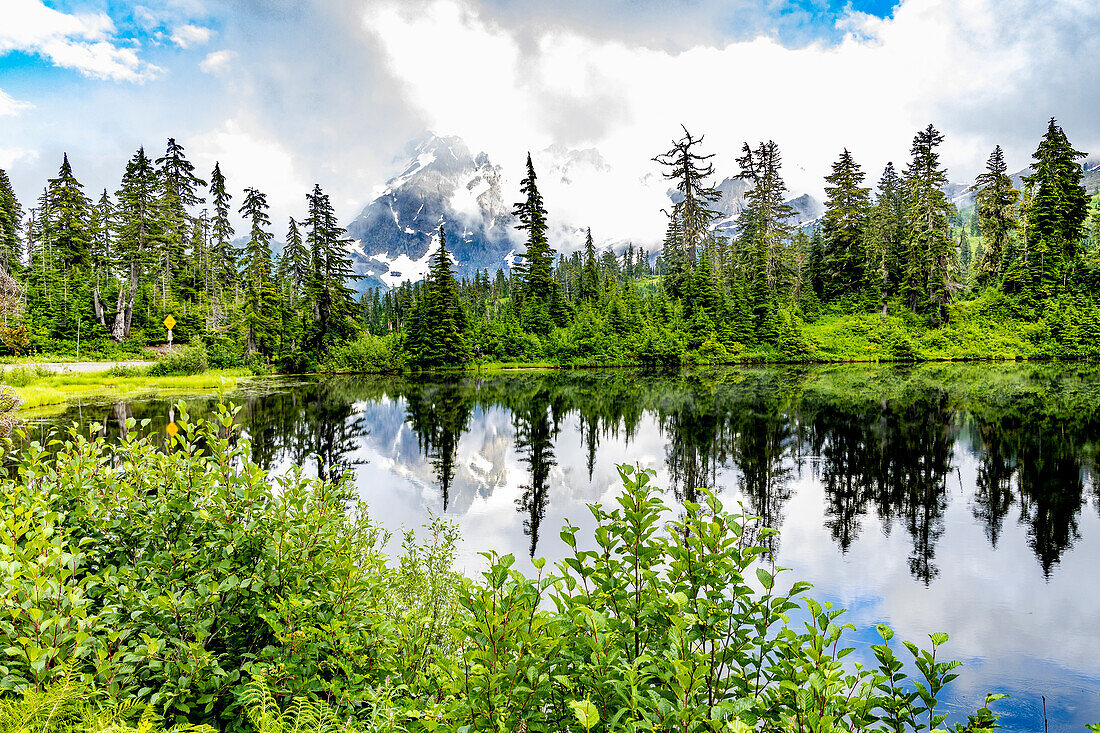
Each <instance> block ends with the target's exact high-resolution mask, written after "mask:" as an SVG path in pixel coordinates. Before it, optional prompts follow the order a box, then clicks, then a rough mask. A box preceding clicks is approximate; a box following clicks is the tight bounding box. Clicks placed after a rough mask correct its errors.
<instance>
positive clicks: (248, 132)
mask: <svg viewBox="0 0 1100 733" xmlns="http://www.w3.org/2000/svg"><path fill="white" fill-rule="evenodd" d="M188 150H189V151H194V154H193V158H192V159H193V160H194V161H195V166H196V168H197V169H198V170H199V171H200V172H201V175H202V176H203V177H204V178H205V177H206V176H207V175H208V174H209V173H210V171H211V170H213V168H214V163H215V162H218V163H220V164H221V170H222V174H223V175H224V176H225V180H226V185H227V187H228V188H229V189H230V192H231V193H232V194H233V197H234V199H233V200H234V201H235V202H236V204H235V206H234V211H235V209H236V206H237V205H239V204H240V202H241V198H242V195H243V194H242V193H241V192H242V191H243V190H244V189H245V188H247V187H254V188H256V189H259V190H260V191H262V192H263V193H265V194H266V195H267V200H268V204H269V205H270V206H271V213H272V221H273V222H274V231H275V233H276V236H278V237H280V238H281V237H282V235H283V231H284V227H285V225H286V219H285V218H284V217H285V216H287V215H288V214H289V215H294V216H299V217H300V216H301V212H302V210H304V209H305V202H306V199H305V197H306V194H307V193H309V191H310V189H311V188H312V183H311V182H310V181H309V180H308V178H307V177H306V176H305V175H303V174H302V173H301V172H300V170H299V168H298V167H297V166H296V165H295V156H294V153H293V152H292V151H291V150H290V149H289V148H287V147H286V146H285V145H283V144H282V143H281V142H280V141H279V140H278V139H276V138H275V137H274V136H273V135H272V134H271V133H270V132H269V131H267V130H265V129H264V128H263V127H262V126H261V125H259V124H258V123H256V122H255V121H253V120H251V119H248V118H246V117H234V118H232V119H229V120H226V121H225V123H223V124H222V125H221V126H219V127H217V128H215V129H212V130H208V131H206V132H204V133H201V134H199V135H196V136H195V137H194V138H193V142H192V143H191V144H190V145H189V146H188Z"/></svg>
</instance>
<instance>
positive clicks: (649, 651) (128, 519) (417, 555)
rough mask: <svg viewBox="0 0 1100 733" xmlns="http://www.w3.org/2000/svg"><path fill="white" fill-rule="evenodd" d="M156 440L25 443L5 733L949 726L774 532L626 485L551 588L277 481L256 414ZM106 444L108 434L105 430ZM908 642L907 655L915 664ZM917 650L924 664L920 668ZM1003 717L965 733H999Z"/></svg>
mask: <svg viewBox="0 0 1100 733" xmlns="http://www.w3.org/2000/svg"><path fill="white" fill-rule="evenodd" d="M178 411H179V417H177V422H178V425H179V426H180V428H181V433H180V439H179V440H172V441H170V444H169V447H168V450H167V451H162V450H159V449H158V448H156V447H154V444H153V442H151V441H150V439H149V438H148V437H143V436H141V435H140V434H139V432H138V425H137V424H136V423H135V422H134V421H133V420H132V419H131V420H130V421H129V423H128V429H129V430H130V431H131V432H130V434H129V435H128V436H127V437H126V438H125V439H124V440H123V441H122V442H120V443H118V444H114V445H109V444H108V443H107V442H105V441H104V440H103V439H102V438H97V439H92V440H89V439H88V438H87V437H85V436H84V434H83V433H81V432H79V431H77V430H73V431H72V432H70V433H69V434H68V435H67V436H66V437H65V441H64V444H63V446H62V447H61V448H60V449H59V450H57V451H56V452H47V451H46V449H45V448H44V446H42V445H39V444H37V443H31V444H29V445H26V446H24V447H21V448H19V447H15V446H9V448H8V450H7V452H6V454H5V456H4V458H5V460H4V466H5V468H6V476H5V478H4V481H3V484H2V490H0V502H2V504H3V511H2V512H0V516H2V517H3V532H2V533H0V553H2V555H3V558H4V561H3V562H2V563H0V574H2V575H3V578H2V579H3V583H2V584H0V588H2V589H3V590H2V593H3V596H2V599H3V609H4V611H5V613H4V614H3V615H2V617H0V648H2V650H3V655H4V657H3V662H2V664H0V691H2V692H0V695H2V698H3V699H2V701H0V728H2V729H3V730H5V731H28V733H33V732H36V731H53V730H57V731H61V730H65V731H68V730H87V731H103V730H118V729H128V728H136V729H138V730H144V731H150V730H153V729H156V728H162V727H163V728H173V727H175V728H179V727H181V726H184V727H186V726H192V725H196V724H203V725H210V726H214V727H216V728H218V729H223V730H247V729H255V730H259V731H264V732H265V733H268V732H270V731H284V730H303V731H306V730H310V731H311V730H324V731H330V730H331V731H335V730H336V729H337V728H341V729H353V730H364V731H367V730H370V731H375V730H378V731H388V730H408V731H473V730H478V731H482V730H497V731H519V730H532V731H538V730H543V731H551V730H552V731H567V730H573V731H581V730H584V731H592V730H600V731H639V730H683V731H714V730H728V731H739V732H744V731H749V730H777V731H778V730H790V731H824V730H836V729H841V730H853V731H855V730H859V731H879V730H881V731H898V732H900V731H914V732H918V733H919V732H920V731H926V730H932V729H942V727H943V726H944V725H945V724H946V723H945V714H944V711H943V706H942V704H940V699H941V698H942V697H943V691H944V689H945V686H946V685H948V684H949V683H950V682H951V681H952V680H953V679H955V678H956V676H957V675H958V672H957V667H958V663H957V662H951V661H947V660H945V659H943V657H942V650H941V648H940V647H942V645H943V644H944V643H946V641H947V636H946V635H945V634H932V635H931V636H930V638H929V642H930V643H929V646H928V648H927V649H922V648H919V647H918V646H916V645H913V644H910V643H908V642H907V643H905V644H904V645H898V644H897V643H896V642H894V640H893V632H892V631H891V630H890V629H889V628H887V627H885V626H881V627H879V629H878V631H879V634H880V636H881V642H880V643H877V644H874V645H872V646H871V648H870V649H869V650H866V651H867V652H868V654H867V657H868V658H873V659H874V660H875V662H874V664H873V665H872V666H870V667H863V666H860V665H858V664H855V665H853V664H849V663H845V662H843V661H842V660H844V659H845V658H846V657H847V656H848V655H849V654H851V653H852V652H853V649H852V648H850V647H848V646H846V644H845V637H846V633H847V632H850V631H853V629H852V627H850V626H849V625H846V624H845V623H844V620H843V615H842V612H841V611H840V610H838V609H834V608H832V607H831V606H829V605H828V604H824V605H822V604H819V603H817V602H815V601H813V600H811V599H810V598H808V597H806V593H807V591H808V590H809V586H808V584H806V583H802V582H796V583H793V584H791V585H789V586H788V585H787V584H786V582H785V581H784V580H783V577H784V576H783V574H782V572H781V569H780V568H776V567H774V566H773V564H772V563H771V562H770V561H769V560H768V559H767V555H766V551H765V550H764V549H763V548H762V547H761V546H759V545H760V543H761V541H762V540H766V538H767V536H768V535H769V534H771V532H772V531H771V530H769V529H766V528H762V527H760V526H759V524H758V522H756V521H755V520H754V519H753V518H751V517H745V516H742V515H741V514H738V513H730V512H728V511H727V510H726V509H725V508H724V507H723V506H722V505H721V503H720V502H719V501H718V500H717V499H716V498H715V497H714V496H712V495H706V496H705V500H704V501H703V502H702V503H701V504H694V503H686V504H684V506H683V509H682V512H681V513H679V515H678V516H675V517H674V516H672V513H671V512H670V510H669V508H668V507H666V506H665V504H664V503H663V501H662V499H661V494H660V492H658V491H657V490H655V489H654V487H652V486H651V485H650V483H649V475H648V474H646V473H644V472H640V471H637V470H635V469H632V468H630V467H625V466H624V467H622V468H621V469H620V473H621V476H622V479H623V484H624V490H623V493H622V495H621V497H620V498H619V499H618V501H617V506H614V507H613V508H610V509H607V508H603V507H599V506H593V507H592V513H593V516H594V519H595V521H596V528H595V531H594V533H593V534H592V535H588V534H587V533H584V534H582V533H581V532H580V530H579V529H578V528H577V527H575V526H572V525H569V524H567V525H566V526H565V527H564V528H563V529H562V532H561V539H562V541H563V542H565V543H566V545H567V546H568V547H569V548H570V553H569V556H568V558H567V559H566V560H565V561H563V562H562V563H561V564H560V565H559V566H558V567H557V568H555V569H549V568H546V567H545V566H544V563H543V562H542V561H540V560H535V561H534V568H535V569H536V572H535V575H534V576H533V577H529V576H527V575H524V574H522V573H520V572H519V571H517V570H516V568H515V566H514V562H515V561H514V558H513V557H511V556H504V557H498V556H496V555H494V554H492V553H489V554H487V555H486V558H487V565H488V569H487V570H486V571H485V572H484V573H483V574H482V575H481V576H480V577H479V578H477V579H470V578H466V577H464V576H462V575H460V574H459V573H457V572H456V571H455V570H454V569H453V567H452V564H453V560H454V555H455V543H456V541H457V537H456V532H455V529H454V528H453V527H452V526H451V525H450V524H448V523H446V522H444V521H441V520H433V521H432V522H431V523H430V524H429V525H428V526H427V527H426V528H425V531H424V532H422V533H421V534H420V535H419V536H417V535H414V534H413V533H409V534H406V535H405V536H404V538H403V540H402V542H401V545H402V548H403V551H402V552H401V554H400V558H399V559H397V560H391V559H390V557H389V555H388V554H387V550H388V549H389V548H390V547H391V546H392V543H391V541H390V537H389V535H388V534H387V533H386V532H385V531H384V530H383V529H382V528H381V527H380V526H379V525H377V524H376V523H375V522H374V521H372V520H371V519H370V517H369V516H368V515H367V513H366V511H365V507H363V506H361V505H359V504H357V503H356V502H355V501H354V500H353V498H352V497H351V496H350V495H349V491H348V487H347V486H346V485H344V484H342V483H332V482H328V481H321V480H315V479H307V478H305V477H303V476H302V475H301V474H300V472H299V471H298V469H293V470H292V472H291V473H289V474H287V475H284V476H281V477H277V478H275V479H268V477H267V476H266V474H265V473H264V472H263V471H262V470H261V469H259V468H258V467H257V466H256V465H255V464H253V463H252V462H251V461H250V460H249V458H248V456H249V453H250V448H249V445H248V442H247V441H246V440H243V439H242V438H241V437H240V436H239V435H238V433H237V431H236V428H235V426H234V423H235V419H234V412H233V411H232V410H230V409H226V408H224V407H223V408H220V409H219V410H218V411H217V413H216V416H215V417H214V418H212V419H211V420H210V421H209V422H203V421H199V420H195V421H193V422H192V421H191V420H190V419H189V417H188V414H187V411H186V408H185V407H184V406H183V405H180V406H179V407H178ZM97 428H98V426H91V428H90V431H91V434H93V435H94V434H97ZM902 646H904V647H905V649H904V650H902ZM906 659H907V660H908V663H906V661H905V660H906ZM996 697H997V696H995V695H994V696H990V697H989V698H988V700H987V705H986V706H985V707H983V708H982V709H980V710H978V711H975V712H974V713H973V714H971V715H970V716H969V717H968V718H967V719H966V720H961V719H960V720H959V721H953V722H955V723H956V728H957V729H958V730H982V729H990V728H993V727H996V715H995V714H994V713H992V712H991V711H990V709H989V707H988V705H989V703H991V702H993V701H994V700H995V699H996Z"/></svg>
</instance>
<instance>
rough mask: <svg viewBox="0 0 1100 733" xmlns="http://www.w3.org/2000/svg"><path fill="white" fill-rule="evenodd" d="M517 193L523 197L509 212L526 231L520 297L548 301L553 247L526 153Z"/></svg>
mask: <svg viewBox="0 0 1100 733" xmlns="http://www.w3.org/2000/svg"><path fill="white" fill-rule="evenodd" d="M520 193H522V194H523V196H524V200H523V201H520V202H519V203H517V204H516V205H515V206H514V207H513V209H512V213H513V214H514V215H515V217H516V218H517V219H519V223H518V224H516V229H519V230H520V231H523V232H527V237H526V241H525V244H526V251H525V252H524V254H523V263H522V265H521V266H520V268H519V275H520V282H521V283H522V289H521V292H520V296H521V298H534V299H536V300H538V301H541V302H542V303H549V301H550V298H551V297H552V295H553V293H552V290H553V287H554V281H553V269H554V250H553V249H551V248H550V244H549V242H548V241H547V239H546V227H547V225H546V207H545V205H544V204H543V201H542V194H540V193H539V189H538V180H537V177H536V175H535V166H534V164H533V163H532V162H531V154H530V153H528V154H527V175H526V176H525V177H524V179H523V180H522V181H520Z"/></svg>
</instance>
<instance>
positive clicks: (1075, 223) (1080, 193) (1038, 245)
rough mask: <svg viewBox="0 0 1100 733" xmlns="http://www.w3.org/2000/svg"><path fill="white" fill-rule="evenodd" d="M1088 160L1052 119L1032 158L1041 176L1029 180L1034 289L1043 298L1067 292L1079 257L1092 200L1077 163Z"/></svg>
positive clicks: (1030, 270)
mask: <svg viewBox="0 0 1100 733" xmlns="http://www.w3.org/2000/svg"><path fill="white" fill-rule="evenodd" d="M1084 156H1085V154H1084V153H1082V152H1081V151H1079V150H1075V149H1074V147H1073V146H1072V145H1071V144H1070V142H1069V139H1068V138H1067V137H1066V134H1065V132H1063V131H1062V128H1061V127H1059V126H1058V123H1057V122H1056V121H1055V119H1054V118H1053V117H1052V118H1051V119H1050V123H1049V124H1048V125H1047V131H1046V134H1045V135H1043V139H1042V140H1041V141H1040V142H1039V147H1038V149H1037V150H1036V151H1035V153H1034V155H1033V156H1032V157H1033V161H1034V162H1033V163H1032V166H1031V167H1032V168H1033V169H1034V171H1035V173H1033V174H1032V175H1030V176H1028V177H1026V178H1025V179H1024V183H1025V184H1026V185H1027V187H1028V188H1029V189H1030V191H1031V200H1030V207H1029V210H1028V219H1027V232H1026V238H1027V249H1026V255H1025V257H1026V259H1027V271H1028V276H1029V277H1028V279H1029V286H1030V288H1031V289H1032V292H1033V293H1034V294H1035V295H1036V296H1038V297H1039V298H1045V297H1049V296H1051V295H1053V294H1054V292H1055V290H1056V288H1057V287H1058V286H1062V287H1064V286H1065V284H1066V277H1067V274H1068V271H1069V267H1070V265H1071V264H1072V262H1073V260H1074V259H1075V258H1076V257H1077V254H1078V252H1079V247H1080V241H1081V234H1082V228H1083V226H1084V223H1085V218H1086V216H1088V195H1087V193H1086V192H1085V187H1084V186H1082V185H1081V178H1082V176H1083V172H1082V170H1081V166H1080V164H1078V163H1077V159H1078V158H1083V157H1084Z"/></svg>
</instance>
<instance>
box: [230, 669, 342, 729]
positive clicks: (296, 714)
mask: <svg viewBox="0 0 1100 733" xmlns="http://www.w3.org/2000/svg"><path fill="white" fill-rule="evenodd" d="M244 706H245V711H246V713H247V715H248V721H249V722H250V723H252V727H253V728H254V729H255V730H256V733H337V732H338V731H341V730H343V728H344V726H343V725H342V724H341V723H340V721H339V720H338V719H337V717H336V715H335V713H333V711H332V708H331V707H329V706H328V705H326V704H325V703H323V702H321V701H319V700H306V699H303V698H297V697H296V698H294V699H293V700H291V702H290V704H289V705H287V707H286V709H285V710H283V709H281V708H280V706H279V703H278V701H277V700H275V696H274V695H272V694H271V689H270V688H269V687H268V685H267V681H266V680H265V679H264V678H263V677H257V678H255V679H253V680H252V682H250V683H249V684H248V687H247V688H246V691H245V695H244Z"/></svg>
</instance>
